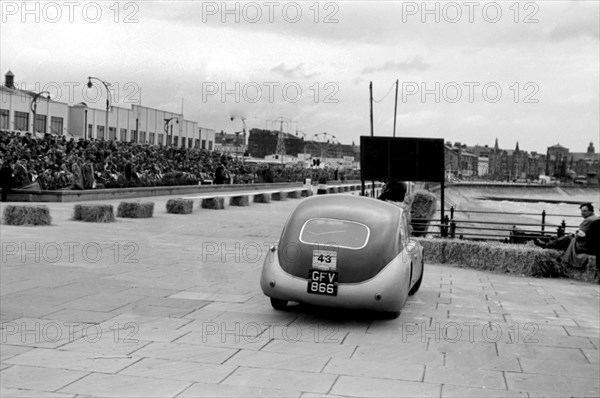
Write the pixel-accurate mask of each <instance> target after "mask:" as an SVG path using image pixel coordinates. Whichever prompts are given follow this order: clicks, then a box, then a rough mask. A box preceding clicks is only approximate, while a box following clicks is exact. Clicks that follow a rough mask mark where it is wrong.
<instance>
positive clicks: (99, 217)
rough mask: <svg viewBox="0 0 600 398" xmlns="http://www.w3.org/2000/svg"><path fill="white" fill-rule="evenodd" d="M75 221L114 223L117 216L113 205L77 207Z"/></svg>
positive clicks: (74, 209)
mask: <svg viewBox="0 0 600 398" xmlns="http://www.w3.org/2000/svg"><path fill="white" fill-rule="evenodd" d="M73 219H74V220H76V221H85V222H113V221H115V214H114V212H113V207H112V205H75V207H74V208H73Z"/></svg>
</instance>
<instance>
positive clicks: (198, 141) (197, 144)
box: [194, 138, 200, 149]
mask: <svg viewBox="0 0 600 398" xmlns="http://www.w3.org/2000/svg"><path fill="white" fill-rule="evenodd" d="M194 148H196V149H198V148H200V140H199V139H197V138H196V140H195V143H194Z"/></svg>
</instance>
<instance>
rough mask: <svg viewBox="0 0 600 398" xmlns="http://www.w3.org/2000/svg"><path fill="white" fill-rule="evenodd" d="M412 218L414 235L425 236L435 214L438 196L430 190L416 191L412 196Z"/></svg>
mask: <svg viewBox="0 0 600 398" xmlns="http://www.w3.org/2000/svg"><path fill="white" fill-rule="evenodd" d="M409 201H410V203H411V205H410V218H411V220H412V222H413V224H412V227H413V236H424V235H425V234H426V233H427V229H428V228H429V224H430V223H431V222H430V221H419V220H420V219H421V220H423V219H431V218H432V217H433V215H434V214H435V210H436V204H437V197H436V196H435V195H434V194H432V193H431V192H429V191H423V190H419V191H416V192H415V193H414V194H413V195H412V196H411V197H410V198H409Z"/></svg>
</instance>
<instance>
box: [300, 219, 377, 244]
mask: <svg viewBox="0 0 600 398" xmlns="http://www.w3.org/2000/svg"><path fill="white" fill-rule="evenodd" d="M370 233H371V231H370V230H369V227H367V226H366V225H364V224H361V223H358V222H354V221H346V220H335V219H331V218H312V219H310V220H308V221H306V222H305V223H304V225H303V226H302V230H301V231H300V242H302V243H308V244H317V245H325V246H337V247H346V248H349V249H362V248H363V247H365V246H366V245H367V242H368V240H369V235H370Z"/></svg>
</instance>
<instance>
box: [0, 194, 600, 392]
mask: <svg viewBox="0 0 600 398" xmlns="http://www.w3.org/2000/svg"><path fill="white" fill-rule="evenodd" d="M167 199H168V198H167V197H155V198H148V199H146V200H151V201H153V202H154V203H155V212H154V217H153V218H150V219H122V218H117V220H116V222H114V223H108V224H94V223H83V222H77V221H72V220H71V216H72V212H73V206H74V204H72V203H51V204H47V206H48V207H49V208H50V210H51V215H52V217H53V225H52V226H47V227H14V226H7V225H1V226H0V228H1V230H0V233H1V238H2V263H1V268H0V273H1V274H0V277H1V278H0V280H1V285H0V295H1V297H0V298H1V301H0V308H1V312H0V314H1V325H2V329H1V339H2V340H1V350H0V360H1V363H0V378H1V379H0V395H1V396H2V397H38V396H39V397H74V396H86V397H88V396H102V397H133V396H135V397H138V396H147V397H213V396H228V397H231V396H246V397H258V396H261V397H262V396H273V397H280V396H283V397H338V396H344V397H369V396H370V397H386V396H387V397H404V396H406V397H415V396H427V397H542V396H544V397H546V396H560V397H563V396H589V397H593V396H599V395H600V387H599V384H600V380H599V379H600V376H599V374H600V351H599V348H600V336H599V334H600V319H599V317H600V288H599V286H598V285H594V284H588V283H582V282H575V281H570V280H565V279H535V278H529V277H520V276H513V275H502V274H494V273H489V272H479V271H474V270H469V269H462V268H456V267H450V266H442V265H436V264H426V266H425V277H424V280H423V284H422V286H421V290H420V291H419V292H418V293H417V294H416V295H415V296H412V297H411V298H410V299H409V301H408V303H407V304H406V306H405V307H404V309H403V311H402V313H401V315H400V317H399V318H398V319H393V320H389V319H383V318H381V317H378V316H377V315H376V314H369V313H357V312H352V311H339V310H327V309H317V308H311V307H305V306H298V305H296V306H291V307H290V308H289V310H288V311H284V312H282V311H276V310H274V309H272V308H271V305H270V303H269V300H268V299H267V298H266V297H265V296H264V295H263V294H262V292H261V290H260V287H259V276H260V270H261V266H262V259H264V257H265V256H266V255H267V254H268V249H269V247H270V245H272V244H274V243H275V242H276V241H277V239H278V237H279V235H280V233H281V229H282V227H283V224H284V223H285V220H286V218H287V216H288V215H289V214H290V212H291V210H292V209H293V208H294V207H295V206H296V205H297V204H298V203H299V202H300V199H288V200H287V201H281V202H271V203H269V204H260V203H252V204H251V206H250V207H227V208H226V209H225V210H206V209H200V208H199V199H196V200H195V207H194V212H193V213H192V214H189V215H173V214H167V213H166V210H165V203H166V201H167ZM119 202H120V201H119V200H113V201H103V202H102V203H109V204H113V205H114V206H115V209H116V206H117V205H118V203H119Z"/></svg>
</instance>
